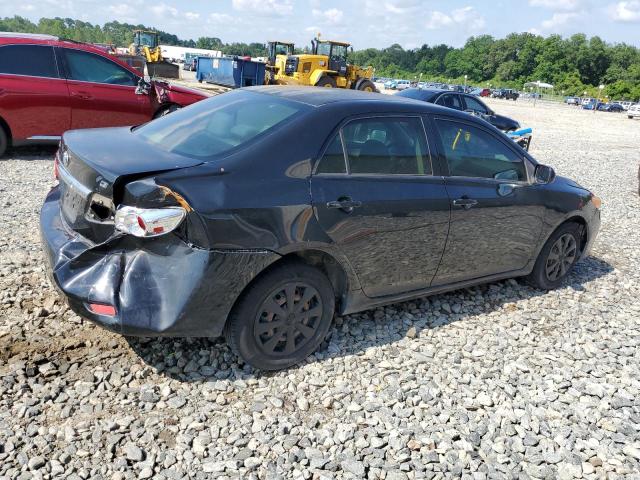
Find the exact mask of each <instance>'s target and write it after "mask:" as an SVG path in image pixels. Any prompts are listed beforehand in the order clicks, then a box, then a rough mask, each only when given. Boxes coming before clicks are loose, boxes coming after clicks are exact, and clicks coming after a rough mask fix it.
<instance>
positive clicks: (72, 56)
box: [64, 48, 138, 86]
mask: <svg viewBox="0 0 640 480" xmlns="http://www.w3.org/2000/svg"><path fill="white" fill-rule="evenodd" d="M64 53H65V56H66V59H67V69H68V70H69V72H68V73H69V80H77V81H79V82H92V83H106V84H109V85H131V86H133V85H136V84H137V83H138V77H136V76H135V75H134V74H133V73H131V72H130V71H129V70H126V69H124V68H122V67H121V66H120V65H118V64H117V63H115V62H112V61H111V60H109V59H107V58H104V57H101V56H100V55H96V54H94V53H89V52H83V51H82V50H72V49H69V48H65V49H64Z"/></svg>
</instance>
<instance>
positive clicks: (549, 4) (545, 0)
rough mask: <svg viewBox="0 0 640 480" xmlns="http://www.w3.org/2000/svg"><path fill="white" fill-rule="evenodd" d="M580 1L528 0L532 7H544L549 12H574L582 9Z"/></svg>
mask: <svg viewBox="0 0 640 480" xmlns="http://www.w3.org/2000/svg"><path fill="white" fill-rule="evenodd" d="M583 3H584V2H583V1H582V0H529V5H531V6H532V7H544V8H550V9H551V10H565V11H571V12H573V11H575V10H578V9H579V8H581V7H582V4H583Z"/></svg>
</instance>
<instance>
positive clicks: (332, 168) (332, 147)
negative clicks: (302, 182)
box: [316, 133, 347, 173]
mask: <svg viewBox="0 0 640 480" xmlns="http://www.w3.org/2000/svg"><path fill="white" fill-rule="evenodd" d="M316 173H347V168H346V165H345V161H344V151H343V150H342V141H341V140H340V134H339V133H336V134H335V135H334V136H333V139H332V140H331V142H329V145H328V146H327V149H326V150H325V152H324V155H323V156H322V159H320V163H319V164H318V169H317V170H316Z"/></svg>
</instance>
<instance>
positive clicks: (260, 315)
mask: <svg viewBox="0 0 640 480" xmlns="http://www.w3.org/2000/svg"><path fill="white" fill-rule="evenodd" d="M334 310H335V294H334V292H333V287H332V286H331V282H329V279H328V278H327V277H326V275H325V274H324V273H323V272H322V271H320V270H319V269H317V268H314V267H312V266H310V265H307V264H304V263H301V262H287V263H284V264H282V265H277V266H275V267H274V268H273V269H271V270H270V271H268V272H267V273H265V274H264V275H262V276H260V277H259V278H258V279H257V280H255V281H254V282H253V283H252V284H251V285H250V286H249V287H248V288H247V290H246V291H245V292H244V293H243V294H242V295H241V297H240V300H239V301H238V303H237V304H236V305H235V306H234V308H233V311H232V312H231V315H230V316H229V319H228V320H227V324H226V325H225V332H224V333H225V338H226V340H227V343H228V344H229V346H230V347H231V349H232V350H233V352H234V353H235V354H236V355H238V356H239V357H240V358H242V360H243V361H244V362H246V363H248V364H250V365H251V366H253V367H255V368H258V369H261V370H280V369H283V368H287V367H290V366H292V365H295V364H297V363H299V362H301V361H302V360H304V359H305V358H306V357H308V356H309V355H311V354H312V353H313V352H314V351H315V350H316V349H317V348H318V347H319V346H320V345H321V343H322V342H323V340H324V338H325V336H326V335H327V332H328V331H329V327H330V326H331V321H332V320H333V314H334Z"/></svg>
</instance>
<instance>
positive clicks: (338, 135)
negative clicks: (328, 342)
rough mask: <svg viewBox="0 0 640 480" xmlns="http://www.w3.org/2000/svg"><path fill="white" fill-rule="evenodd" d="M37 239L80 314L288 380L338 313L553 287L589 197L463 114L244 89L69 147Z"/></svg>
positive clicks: (74, 136)
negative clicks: (202, 347)
mask: <svg viewBox="0 0 640 480" xmlns="http://www.w3.org/2000/svg"><path fill="white" fill-rule="evenodd" d="M56 171H57V175H58V178H59V185H58V186H56V187H54V188H53V189H52V190H51V192H50V193H49V194H48V196H47V198H46V200H45V203H44V206H43V207H42V212H41V218H40V227H41V234H42V239H43V244H44V249H45V251H46V254H47V257H48V261H49V267H50V273H51V277H52V278H53V280H54V281H55V283H56V285H57V286H58V287H59V289H60V290H61V291H62V292H63V294H64V295H66V297H67V298H68V301H69V304H70V306H71V308H72V309H73V310H74V311H76V312H77V313H78V314H79V315H81V316H83V317H85V318H87V319H89V320H91V321H94V322H96V323H98V324H100V325H102V326H104V327H107V328H109V329H111V330H113V331H115V332H119V333H121V334H124V335H144V336H154V335H155V336H158V335H164V336H193V337H195V336H204V337H215V336H219V335H221V334H224V335H225V336H226V339H227V341H228V343H229V344H230V346H231V347H232V349H233V350H234V351H235V352H237V353H238V354H239V355H240V357H242V358H243V359H244V361H245V362H248V363H249V364H251V365H253V366H255V367H257V368H261V369H279V368H285V367H288V366H290V365H293V364H295V363H297V362H299V361H301V360H302V359H304V358H305V357H307V356H308V355H310V354H311V353H312V352H313V351H314V350H316V349H317V348H318V346H319V345H320V344H321V343H322V341H323V339H324V338H325V336H326V334H327V332H328V330H329V328H330V326H331V322H332V318H333V316H334V314H335V313H336V312H337V313H338V314H340V315H344V314H348V313H352V312H358V311H361V310H366V309H369V308H372V307H375V306H378V305H384V304H388V303H392V302H398V301H404V300H408V299H413V298H417V297H422V296H425V295H430V294H434V293H440V292H444V291H448V290H454V289H458V288H462V287H468V286H470V285H475V284H480V283H484V282H492V281H496V280H500V279H505V278H511V277H523V276H524V277H526V278H527V279H528V281H529V282H531V283H532V284H533V285H535V286H537V287H539V288H541V289H551V288H555V287H557V286H559V285H560V284H561V283H562V281H563V280H564V279H565V277H566V276H567V275H568V274H569V272H570V271H571V269H572V267H573V266H574V265H575V263H576V262H577V261H578V260H579V259H580V258H582V257H584V256H585V255H587V252H589V249H590V247H591V245H592V243H593V241H594V239H595V237H596V234H597V232H598V229H599V225H600V211H599V207H600V200H599V199H598V198H597V197H595V196H594V195H593V194H592V193H591V192H589V191H588V190H587V189H585V188H583V187H581V186H579V185H578V184H576V183H575V182H573V181H571V180H569V179H566V178H562V177H560V176H556V175H555V173H554V171H553V169H552V168H551V167H548V166H545V165H541V164H538V163H537V162H536V161H535V160H534V159H533V158H532V157H531V156H530V155H529V154H528V153H526V152H524V151H523V150H522V149H520V148H518V147H517V146H516V145H515V144H514V143H513V142H512V141H511V140H509V139H508V138H507V137H506V136H505V135H504V134H503V133H501V132H499V131H498V130H496V129H495V128H493V127H492V126H491V125H488V124H487V123H486V122H484V121H482V120H480V119H478V118H475V117H473V116H471V115H468V114H466V113H463V112H457V111H455V110H451V109H446V108H442V107H438V106H435V105H431V104H428V103H425V102H417V101H413V100H408V99H406V98H403V97H398V96H395V97H391V96H382V95H374V94H371V93H365V92H358V91H350V90H340V89H322V88H317V89H316V88H310V87H300V88H295V87H283V86H271V87H255V88H248V89H240V90H235V91H232V92H229V93H225V94H222V95H219V96H216V97H213V98H211V99H208V100H205V101H202V102H199V103H197V104H195V105H193V106H191V107H188V108H185V109H182V110H179V111H177V112H175V113H172V114H171V115H168V116H166V117H162V118H160V119H158V120H154V121H153V122H150V123H148V124H145V125H143V126H140V127H137V128H109V129H99V130H84V131H71V132H67V133H66V134H65V135H64V137H63V141H62V143H61V146H60V150H59V152H58V154H57V158H56Z"/></svg>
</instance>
